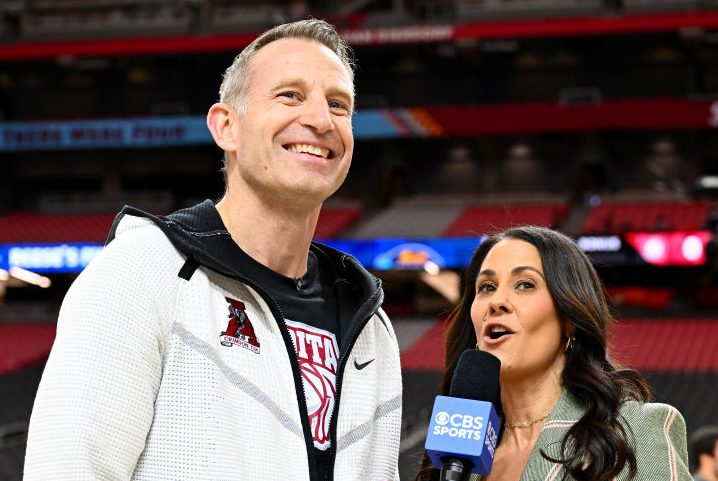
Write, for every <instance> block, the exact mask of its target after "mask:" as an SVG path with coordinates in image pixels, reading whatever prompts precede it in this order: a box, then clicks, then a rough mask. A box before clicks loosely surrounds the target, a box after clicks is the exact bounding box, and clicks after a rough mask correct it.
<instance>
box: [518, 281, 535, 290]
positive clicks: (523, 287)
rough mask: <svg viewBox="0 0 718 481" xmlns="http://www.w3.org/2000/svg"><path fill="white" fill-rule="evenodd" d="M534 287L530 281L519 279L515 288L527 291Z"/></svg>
mask: <svg viewBox="0 0 718 481" xmlns="http://www.w3.org/2000/svg"><path fill="white" fill-rule="evenodd" d="M534 287H535V286H534V283H533V282H532V281H519V282H517V283H516V288H517V289H518V290H520V291H528V290H530V289H533V288H534Z"/></svg>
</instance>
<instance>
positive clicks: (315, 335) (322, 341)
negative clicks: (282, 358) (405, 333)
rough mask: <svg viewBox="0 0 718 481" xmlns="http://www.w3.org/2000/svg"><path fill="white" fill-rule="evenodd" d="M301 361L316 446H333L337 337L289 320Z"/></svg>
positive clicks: (310, 423)
mask: <svg viewBox="0 0 718 481" xmlns="http://www.w3.org/2000/svg"><path fill="white" fill-rule="evenodd" d="M286 322H287V327H289V332H290V333H291V334H292V340H293V341H294V346H295V349H296V352H297V358H298V360H299V368H300V371H301V374H302V384H303V386H304V395H305V398H306V401H307V414H308V415H309V425H310V427H311V430H312V437H313V439H314V446H315V447H317V448H318V449H322V450H324V449H327V448H328V447H329V446H330V444H331V443H330V441H331V440H330V426H331V416H332V410H333V409H334V400H335V398H336V367H337V355H338V351H339V350H338V346H337V341H336V337H335V336H334V335H333V334H332V333H330V332H327V331H325V330H323V329H317V328H315V327H312V326H309V325H307V324H304V323H301V322H294V321H289V320H286Z"/></svg>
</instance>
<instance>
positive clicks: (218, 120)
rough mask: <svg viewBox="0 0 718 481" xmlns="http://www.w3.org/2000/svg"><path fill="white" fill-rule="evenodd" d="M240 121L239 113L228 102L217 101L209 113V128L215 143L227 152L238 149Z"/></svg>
mask: <svg viewBox="0 0 718 481" xmlns="http://www.w3.org/2000/svg"><path fill="white" fill-rule="evenodd" d="M238 123H239V117H238V116H237V113H236V112H235V111H234V109H233V108H232V107H230V106H229V105H227V104H223V103H216V104H214V105H212V107H210V109H209V112H208V113H207V128H209V131H210V133H211V134H212V138H213V139H214V141H215V143H216V144H217V145H218V146H219V147H220V148H221V149H222V150H224V151H225V152H234V151H236V150H237V147H238V145H237V128H238Z"/></svg>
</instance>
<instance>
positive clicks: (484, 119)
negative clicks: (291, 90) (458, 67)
mask: <svg viewBox="0 0 718 481" xmlns="http://www.w3.org/2000/svg"><path fill="white" fill-rule="evenodd" d="M352 125H353V129H354V137H355V138H356V139H357V140H372V139H382V138H393V137H451V136H479V135H515V134H532V133H549V132H558V133H561V132H564V133H569V132H584V131H600V130H629V131H633V130H665V129H678V130H680V129H711V128H716V127H718V102H711V101H706V100H691V99H687V98H653V99H622V100H603V101H600V102H597V103H595V104H587V105H586V104H580V105H562V104H560V103H556V102H530V103H525V104H500V105H439V106H427V107H413V108H391V109H367V110H361V111H359V112H357V113H356V114H355V115H354V117H353V119H352ZM212 143H213V140H212V136H211V135H210V133H209V130H208V129H207V126H206V121H205V117H204V116H199V115H197V116H183V117H158V118H133V119H104V120H81V121H66V122H0V152H8V151H16V152H19V151H29V150H75V149H112V148H138V147H139V148H148V147H172V146H182V145H210V144H212Z"/></svg>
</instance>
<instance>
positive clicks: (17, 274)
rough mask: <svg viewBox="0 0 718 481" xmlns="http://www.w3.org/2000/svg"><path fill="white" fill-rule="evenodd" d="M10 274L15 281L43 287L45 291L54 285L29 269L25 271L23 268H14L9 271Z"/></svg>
mask: <svg viewBox="0 0 718 481" xmlns="http://www.w3.org/2000/svg"><path fill="white" fill-rule="evenodd" d="M8 274H10V275H11V276H12V277H14V278H15V279H19V280H21V281H23V282H27V283H28V284H32V285H34V286H38V287H42V288H43V289H46V288H48V287H50V285H52V281H51V280H50V279H49V278H47V277H45V276H41V275H40V274H36V273H34V272H31V271H28V270H27V269H23V268H22V267H16V266H13V267H11V268H10V270H9V271H8Z"/></svg>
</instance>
